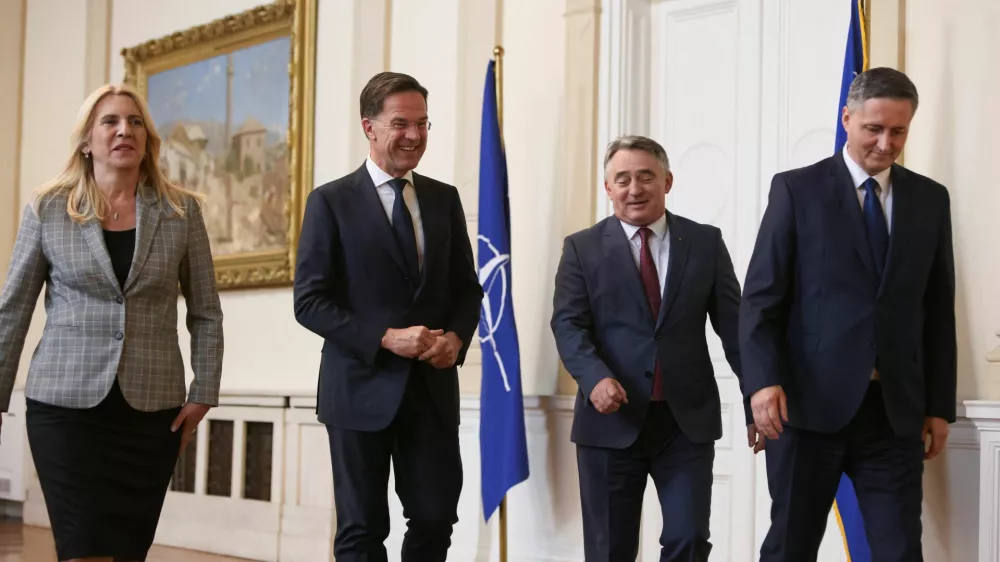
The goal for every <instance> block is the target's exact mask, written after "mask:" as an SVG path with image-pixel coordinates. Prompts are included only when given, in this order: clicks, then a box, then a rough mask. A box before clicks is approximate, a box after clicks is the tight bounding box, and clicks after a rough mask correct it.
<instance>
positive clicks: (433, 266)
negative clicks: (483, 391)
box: [294, 72, 483, 562]
mask: <svg viewBox="0 0 1000 562" xmlns="http://www.w3.org/2000/svg"><path fill="white" fill-rule="evenodd" d="M360 101H361V127H362V129H363V131H364V133H365V136H366V137H367V138H368V143H369V156H368V159H367V160H366V161H365V163H364V164H362V165H361V167H360V168H358V169H357V170H356V171H354V172H353V173H351V174H349V175H347V176H345V177H342V178H340V179H338V180H334V181H332V182H330V183H328V184H326V185H322V186H320V187H318V188H316V189H315V190H314V191H313V192H312V193H310V195H309V198H308V200H307V202H306V210H305V217H304V220H303V223H302V234H301V240H300V242H299V247H298V261H297V264H296V271H295V291H294V292H295V318H296V319H297V320H298V322H299V323H300V324H302V325H303V326H305V327H306V328H308V329H309V330H310V331H312V332H314V333H316V334H318V335H320V336H322V337H323V339H324V343H323V356H322V360H321V363H320V373H319V388H318V390H317V398H316V400H317V412H318V415H319V421H320V422H322V423H324V424H326V428H327V432H328V433H329V437H330V456H331V460H332V462H333V484H334V496H335V497H334V499H335V504H336V510H337V535H336V539H335V541H334V548H333V550H334V556H335V557H336V558H337V561H338V562H362V561H364V562H378V561H383V562H384V561H385V560H386V559H387V556H386V550H385V547H384V545H383V542H384V541H385V538H386V537H387V536H388V535H389V508H388V501H387V493H388V486H389V463H390V461H391V462H392V463H393V464H392V466H393V469H394V474H395V480H396V493H397V494H398V495H399V499H400V502H401V503H402V504H403V514H404V516H405V517H406V518H407V531H406V535H405V538H404V539H403V549H402V560H403V562H436V561H444V560H445V559H446V558H447V551H448V548H449V546H450V544H451V533H452V527H453V525H454V523H455V522H456V521H457V520H458V515H457V509H458V498H459V494H460V492H461V490H462V460H461V457H460V453H459V442H458V423H459V412H458V372H457V369H456V365H459V364H461V363H462V362H463V361H464V359H465V354H466V351H467V350H468V349H469V344H470V342H471V341H472V338H473V336H474V334H475V329H476V326H477V325H478V323H479V310H480V304H481V302H482V298H483V290H482V287H480V285H479V279H478V276H477V274H476V266H475V262H474V261H473V259H472V246H471V244H470V241H469V235H468V229H467V227H466V221H465V214H464V212H463V210H462V202H461V200H460V199H459V196H458V190H456V189H455V188H454V187H453V186H450V185H447V184H444V183H441V182H439V181H436V180H433V179H431V178H428V177H425V176H422V175H419V174H417V173H414V172H413V169H414V168H416V167H417V164H418V163H419V161H420V157H421V156H422V155H423V153H424V149H425V148H426V147H427V131H428V130H429V129H430V122H429V121H428V119H427V90H426V89H425V88H424V87H423V86H421V85H420V84H419V83H418V82H417V81H416V80H415V79H414V78H412V77H410V76H407V75H405V74H397V73H390V72H385V73H381V74H378V75H376V76H374V77H373V78H372V79H371V80H370V81H369V82H368V84H367V85H366V86H365V88H364V90H363V91H362V92H361V100H360Z"/></svg>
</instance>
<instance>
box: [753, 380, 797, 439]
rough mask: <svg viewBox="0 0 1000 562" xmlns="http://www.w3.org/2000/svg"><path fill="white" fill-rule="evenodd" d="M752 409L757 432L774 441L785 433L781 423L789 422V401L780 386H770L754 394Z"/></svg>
mask: <svg viewBox="0 0 1000 562" xmlns="http://www.w3.org/2000/svg"><path fill="white" fill-rule="evenodd" d="M750 409H751V410H752V411H753V421H754V424H755V425H756V426H757V431H758V432H760V433H763V434H764V437H767V438H768V439H770V440H772V441H774V440H775V439H777V438H778V435H779V434H781V432H782V431H784V427H782V425H781V422H782V420H784V421H785V422H787V421H788V400H787V399H786V398H785V391H784V389H782V388H781V387H780V386H769V387H766V388H762V389H760V390H758V391H757V392H755V393H753V396H751V397H750Z"/></svg>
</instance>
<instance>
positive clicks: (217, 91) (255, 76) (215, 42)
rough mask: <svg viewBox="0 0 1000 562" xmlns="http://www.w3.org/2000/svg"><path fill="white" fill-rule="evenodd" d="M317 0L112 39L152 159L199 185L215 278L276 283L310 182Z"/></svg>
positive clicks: (190, 185)
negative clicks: (147, 132) (134, 93)
mask: <svg viewBox="0 0 1000 562" xmlns="http://www.w3.org/2000/svg"><path fill="white" fill-rule="evenodd" d="M316 6H317V4H316V0H278V1H276V2H274V3H272V4H267V5H264V6H259V7H256V8H253V9H250V10H247V11H245V12H242V13H239V14H234V15H230V16H227V17H224V18H221V19H218V20H216V21H213V22H210V23H206V24H204V25H200V26H197V27H194V28H191V29H187V30H185V31H180V32H177V33H173V34H171V35H168V36H165V37H160V38H158V39H153V40H151V41H147V42H145V43H143V44H141V45H137V46H135V47H131V48H126V49H122V52H121V54H122V57H123V58H124V59H125V82H127V83H129V84H131V85H133V86H134V87H136V88H137V89H138V91H139V93H140V94H141V95H142V96H143V97H144V99H145V100H146V102H147V104H148V105H149V109H150V112H151V113H152V117H153V122H154V123H155V124H156V128H157V130H158V131H159V133H160V136H161V137H162V140H163V143H162V145H161V147H160V166H161V168H162V169H163V171H164V173H166V174H167V176H168V177H169V178H170V180H171V181H173V182H175V183H177V184H179V185H182V186H184V187H185V188H187V189H190V190H193V191H196V192H199V193H201V194H203V195H204V196H205V205H204V207H203V209H204V216H205V223H206V226H207V228H208V234H209V238H210V240H211V244H212V254H213V257H214V262H215V269H216V279H217V281H218V285H219V288H220V289H235V288H249V287H260V286H268V285H271V286H273V285H286V284H289V283H291V281H292V277H293V275H294V271H293V270H294V266H295V250H296V246H297V244H298V235H299V229H300V227H301V221H302V213H303V209H304V205H305V200H306V197H307V196H308V194H309V191H310V190H311V189H312V181H313V179H312V172H313V114H314V102H315V99H314V98H315V76H316V70H315V69H316V64H315V63H316V57H315V50H316Z"/></svg>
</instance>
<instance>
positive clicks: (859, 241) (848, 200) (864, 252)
mask: <svg viewBox="0 0 1000 562" xmlns="http://www.w3.org/2000/svg"><path fill="white" fill-rule="evenodd" d="M832 160H833V166H832V170H831V173H830V176H829V178H828V181H829V185H828V187H829V189H830V192H831V193H833V194H834V195H835V199H836V200H837V202H838V205H837V207H838V212H839V214H840V216H841V218H842V219H843V224H844V226H845V228H846V229H847V233H846V234H847V236H848V237H849V238H850V239H851V242H852V244H853V245H854V249H855V250H856V252H857V254H858V258H860V259H861V263H862V265H864V267H865V269H866V270H867V271H868V274H869V275H870V276H871V278H872V279H875V278H876V275H877V273H876V270H875V261H874V258H873V257H872V251H871V248H870V247H869V246H868V232H867V227H866V226H865V217H864V211H863V210H862V209H861V204H860V203H858V193H857V190H856V189H855V188H854V180H853V179H852V178H851V172H850V171H849V170H848V169H847V164H845V163H844V159H843V155H841V154H839V153H838V154H837V155H836V156H834V157H833V158H832ZM837 222H840V221H837Z"/></svg>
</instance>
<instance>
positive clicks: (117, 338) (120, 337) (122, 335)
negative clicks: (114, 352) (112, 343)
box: [115, 332, 125, 340]
mask: <svg viewBox="0 0 1000 562" xmlns="http://www.w3.org/2000/svg"><path fill="white" fill-rule="evenodd" d="M124 337H125V334H123V333H121V332H115V339H116V340H120V339H122V338H124Z"/></svg>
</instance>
